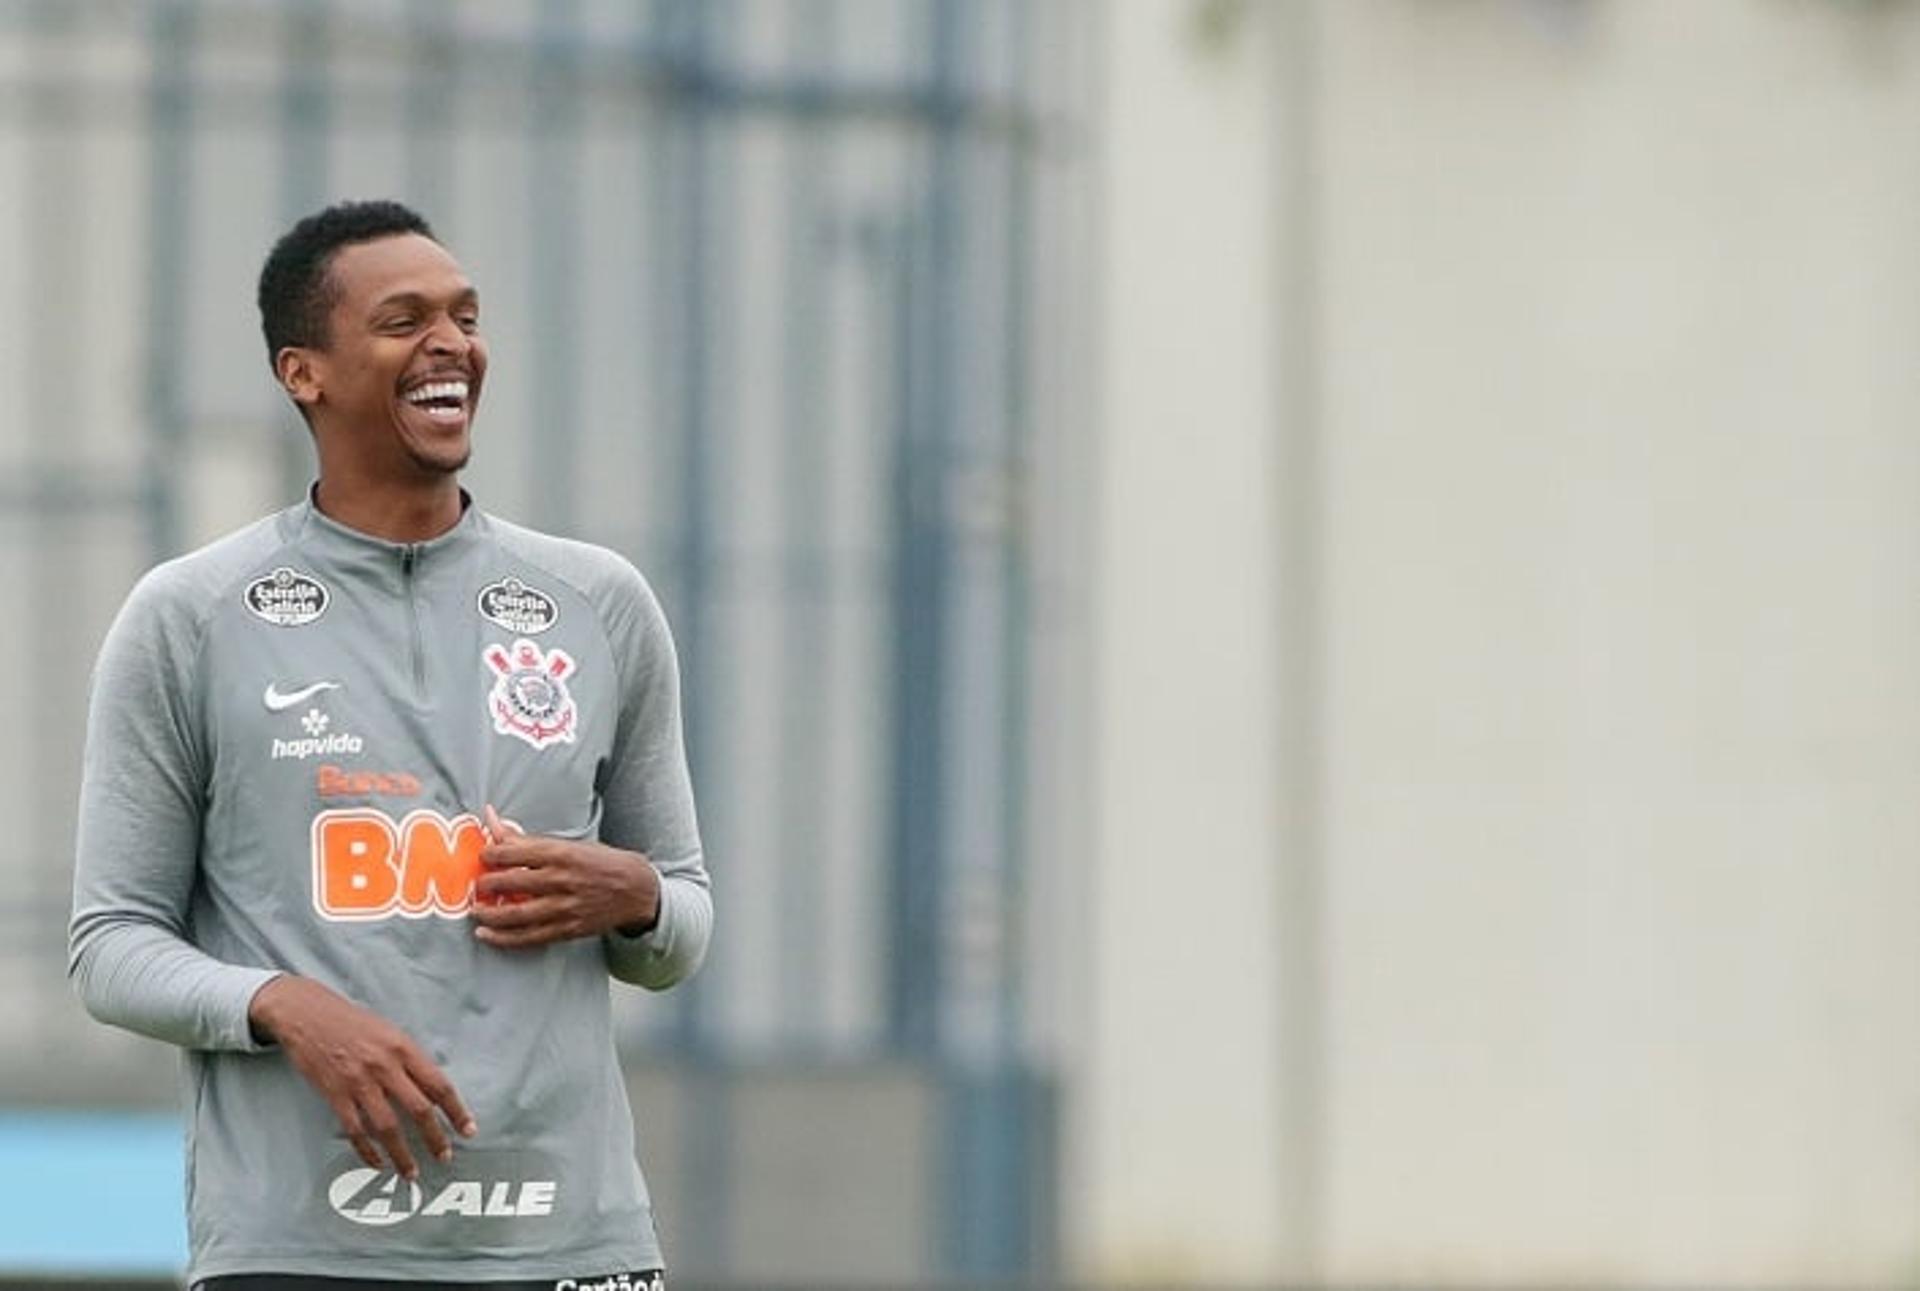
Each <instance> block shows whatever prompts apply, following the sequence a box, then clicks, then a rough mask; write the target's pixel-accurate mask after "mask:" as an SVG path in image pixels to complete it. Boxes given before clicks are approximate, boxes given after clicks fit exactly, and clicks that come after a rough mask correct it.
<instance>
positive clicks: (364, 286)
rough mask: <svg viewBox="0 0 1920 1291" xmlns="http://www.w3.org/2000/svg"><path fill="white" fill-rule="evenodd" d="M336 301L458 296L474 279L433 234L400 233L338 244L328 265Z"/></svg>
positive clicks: (361, 304)
mask: <svg viewBox="0 0 1920 1291" xmlns="http://www.w3.org/2000/svg"><path fill="white" fill-rule="evenodd" d="M327 274H328V276H329V277H331V278H332V279H333V286H334V288H335V290H337V291H338V292H339V293H340V296H339V306H340V307H341V308H344V309H349V310H359V309H364V308H366V307H368V306H370V305H373V304H376V303H378V302H379V301H382V300H385V299H387V298H388V297H390V296H398V295H404V294H416V295H421V296H426V297H429V298H441V297H449V296H457V295H459V294H460V293H462V292H465V291H471V290H472V289H473V284H472V283H470V282H469V281H468V280H467V275H466V273H465V272H463V271H462V270H461V268H460V262H459V261H458V260H455V259H454V258H453V256H452V254H451V253H449V252H448V250H447V249H446V248H445V247H443V246H441V245H440V244H439V243H438V242H435V241H434V240H433V239H432V238H427V237H422V236H420V235H419V234H418V233H402V234H399V235H397V236H395V237H390V238H378V239H376V240H374V241H372V242H356V243H354V244H352V245H351V246H344V247H341V248H340V250H339V251H337V252H335V253H334V256H333V260H332V262H331V263H330V264H329V265H328V266H327Z"/></svg>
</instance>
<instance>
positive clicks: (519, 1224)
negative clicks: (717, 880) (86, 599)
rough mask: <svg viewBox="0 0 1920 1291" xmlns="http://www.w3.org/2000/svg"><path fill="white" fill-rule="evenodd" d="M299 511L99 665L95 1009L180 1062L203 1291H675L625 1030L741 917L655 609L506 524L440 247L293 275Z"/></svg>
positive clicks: (196, 565)
mask: <svg viewBox="0 0 1920 1291" xmlns="http://www.w3.org/2000/svg"><path fill="white" fill-rule="evenodd" d="M259 300H260V312H261V321H262V325H263V327H264V330H265V332H266V339H267V349H268V353H269V355H270V356H271V360H272V364H273V372H274V375H275V377H276V379H277V380H278V381H279V383H280V384H281V386H282V387H283V388H284V389H285V391H286V393H287V395H288V396H289V397H290V398H291V399H292V400H293V402H294V404H295V405H296V406H297V407H298V408H299V410H300V413H301V415H302V416H303V417H304V418H305V419H306V422H307V425H308V427H309V429H310V430H311V431H312V434H313V439H314V444H315V447H316V450H317V453H318V457H319V468H320V469H319V479H318V482H317V483H316V484H315V485H314V487H313V489H312V490H311V491H310V493H309V495H308V497H307V498H306V499H305V500H304V501H302V502H301V503H300V504H299V505H297V506H294V507H291V508H289V509H288V510H286V511H282V512H280V513H279V514H277V515H274V516H270V517H268V518H266V519H264V520H261V521H259V522H257V523H255V524H253V525H251V526H249V527H248V528H246V529H243V530H241V531H239V532H238V533H235V534H232V535H230V536H228V537H226V538H224V539H221V540H220V541H218V542H215V543H213V544H212V545H210V546H208V547H205V548H203V549H201V550H200V551H197V552H194V553H192V554H190V555H188V556H184V557H182V558H180V559H178V560H174V561H171V562H169V563H167V564H164V565H162V566H160V567H158V568H157V569H155V570H153V571H152V572H151V573H149V574H148V575H147V576H146V577H145V578H144V579H142V580H141V581H140V583H139V585H138V586H137V587H135V588H134V590H133V592H132V594H131V595H130V596H129V597H128V599H127V603H126V605H125V606H124V607H123V608H122V610H121V612H120V615H119V617H118V618H117V619H116V620H115V622H114V625H113V627H112V629H111V630H110V631H109V633H108V635H107V639H106V642H105V644H104V645H103V646H102V648H101V652H100V658H99V662H98V664H97V666H96V668H95V673H94V687H93V698H92V705H91V710H90V713H89V719H88V728H87V751H86V759H85V767H84V772H83V782H82V791H81V805H80V821H79V843H78V857H77V867H76V872H75V885H74V911H73V923H72V929H71V950H70V957H69V966H70V974H71V976H72V978H73V981H74V984H75V987H76V989H77V990H78V992H79V994H80V996H81V998H82V1000H83V1001H84V1002H85V1004H86V1006H87V1008H88V1009H89V1010H90V1011H91V1012H92V1013H93V1015H94V1016H95V1017H97V1018H99V1019H100V1020H101V1021H103V1022H108V1023H112V1024H114V1025H116V1026H122V1027H126V1028H128V1029H131V1030H134V1031H138V1032H140V1033H142V1034H145V1035H149V1036H153V1037H156V1038H158V1039H161V1040H164V1041H167V1042H169V1043H171V1044H175V1045H178V1046H180V1047H181V1048H182V1049H183V1050H184V1051H185V1052H186V1058H187V1076H188V1085H189V1090H188V1098H187V1105H188V1154H187V1160H188V1174H189V1187H188V1197H189V1202H188V1212H189V1213H188V1229H189V1234H190V1238H191V1243H190V1244H191V1250H192V1263H191V1267H190V1269H189V1278H190V1279H191V1280H192V1283H193V1285H195V1286H197V1287H201V1288H205V1289H206V1291H267V1289H269V1288H272V1289H275V1291H290V1289H295V1288H328V1289H330V1291H348V1289H351V1288H376V1287H382V1288H384V1287H412V1288H419V1287H422V1286H426V1287H447V1288H452V1287H461V1288H468V1287H473V1286H490V1287H540V1288H543V1289H550V1288H553V1287H555V1286H558V1285H591V1284H606V1285H621V1284H626V1285H633V1286H637V1287H648V1288H658V1287H659V1286H661V1285H662V1283H661V1274H660V1272H659V1270H660V1268H661V1265H662V1263H663V1261H662V1260H661V1256H660V1248H659V1243H658V1241H657V1239H656V1236H655V1233H654V1228H653V1221H652V1212H651V1207H650V1205H649V1202H648V1198H647V1191H646V1186H645V1183H644V1182H643V1180H642V1178H641V1174H640V1170H639V1168H638V1166H637V1164H636V1163H635V1160H634V1156H633V1151H632V1144H633V1126H632V1121H631V1114H630V1112H629V1109H628V1104H627V1098H626V1092H625V1085H624V1082H623V1080H622V1078H621V1075H620V1070H619V1067H618V1065H617V1063H616V1061H615V1056H614V1049H613V1039H612V1033H611V1019H610V1010H609V993H610V989H611V987H610V982H611V981H612V980H614V979H617V980H620V981H623V982H630V983H635V984H638V985H640V986H644V987H648V988H651V989H655V990H660V989H665V988H666V987H668V986H671V985H673V984H674V983H675V982H677V981H679V980H681V979H682V978H684V977H685V976H686V975H687V974H688V973H690V972H692V971H693V970H694V968H696V967H697V966H698V964H699V962H700V960H701V958H702V957H703V955H704V954H705V951H706V946H707V940H708V936H709V932H710V929H711V926H712V919H713V906H712V901H711V897H710V895H709V891H708V881H707V872H706V868H705V863H704V860H703V857H702V852H701V847H700V839H699V833H698V828H697V825H696V822H695V817H694V808H693V798H692V792H691V789H690V787H689V784H688V779H687V770H686V758H685V755H684V753H683V750H682V746H681V727H680V712H679V681H678V668H677V665H676V663H675V658H674V652H673V645H672V641H671V638H670V637H669V635H668V631H667V625H666V622H665V620H664V618H663V617H662V615H661V612H660V607H659V604H658V602H657V601H656V600H655V599H654V597H653V594H652V592H651V591H650V590H649V589H648V587H647V584H646V583H645V581H644V580H643V579H642V578H641V576H640V575H639V574H638V573H637V572H636V571H635V570H634V568H633V567H632V566H631V565H630V564H628V563H627V562H626V561H625V560H623V559H622V558H620V557H619V556H617V555H614V554H613V553H611V552H609V551H606V550H603V549H601V548H598V547H592V546H589V545H587V544H584V543H578V542H571V541H568V540H565V539H561V538H555V537H549V536H546V535H543V534H538V533H534V532H532V531H530V530H527V529H523V528H520V527H518V526H515V525H511V524H508V523H506V522H505V521H503V520H500V519H497V518H495V517H493V516H490V515H487V514H486V513H484V512H483V511H481V510H480V509H479V508H478V507H476V506H474V505H473V504H472V501H471V499H470V498H469V497H468V496H467V494H466V493H465V491H464V490H462V489H461V488H460V486H459V482H458V475H459V471H460V470H461V468H462V467H464V466H465V465H466V463H467V459H468V456H469V454H470V452H471V450H472V433H473V422H474V415H475V412H476V411H477V409H478V407H479V402H480V395H481V391H482V388H483V387H484V385H485V382H486V373H487V351H486V345H485V343H484V342H483V341H482V339H481V335H480V303H479V296H478V293H477V292H476V291H475V289H474V286H473V284H472V283H471V282H469V281H468V279H467V277H466V275H465V274H464V273H463V272H462V271H461V268H460V265H459V264H458V262H457V261H455V260H454V258H453V257H452V256H451V255H450V254H448V252H447V251H446V249H445V248H444V247H442V246H441V245H440V243H439V242H438V241H437V240H436V239H435V237H434V235H433V232H432V230H431V229H430V228H429V227H428V226H427V224H426V222H425V221H424V220H422V219H421V218H420V217H419V216H418V215H416V214H415V213H414V212H412V211H410V210H408V209H407V208H405V207H403V206H400V205H398V204H396V203H391V202H368V203H353V204H347V205H341V206H336V207H332V208H329V209H328V210H325V211H322V212H320V213H319V214H317V215H314V216H311V217H309V218H308V219H306V220H303V221H301V222H300V223H299V224H297V225H296V226H295V227H294V228H293V229H292V230H290V231H289V232H288V233H287V234H286V236H285V237H283V238H282V239H281V240H280V241H279V243H278V244H277V245H276V246H275V247H274V249H273V252H272V254H271V255H270V256H269V257H268V260H267V263H266V266H265V268H264V270H263V271H262V273H261V277H260V296H259Z"/></svg>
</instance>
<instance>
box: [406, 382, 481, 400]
mask: <svg viewBox="0 0 1920 1291" xmlns="http://www.w3.org/2000/svg"><path fill="white" fill-rule="evenodd" d="M406 398H407V402H408V403H425V402H427V401H428V400H429V399H458V400H459V401H460V402H461V403H465V402H466V401H467V383H466V382H465V381H430V382H428V383H427V384H426V385H423V386H416V387H415V388H414V389H412V390H409V391H407V395H406Z"/></svg>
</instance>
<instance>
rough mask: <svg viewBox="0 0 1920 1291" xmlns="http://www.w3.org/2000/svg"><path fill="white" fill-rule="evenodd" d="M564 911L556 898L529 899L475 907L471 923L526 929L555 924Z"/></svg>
mask: <svg viewBox="0 0 1920 1291" xmlns="http://www.w3.org/2000/svg"><path fill="white" fill-rule="evenodd" d="M565 909H566V907H565V905H564V904H563V903H562V902H561V901H560V899H559V898H557V897H550V896H540V897H530V898H529V899H527V900H525V901H506V902H500V903H499V904H496V905H476V906H475V907H474V908H473V921H474V922H475V923H477V924H479V925H480V926H481V927H483V928H494V929H502V930H504V929H508V928H526V927H530V926H532V925H534V924H539V923H552V922H555V921H556V920H558V919H559V918H560V917H561V915H562V914H564V913H565Z"/></svg>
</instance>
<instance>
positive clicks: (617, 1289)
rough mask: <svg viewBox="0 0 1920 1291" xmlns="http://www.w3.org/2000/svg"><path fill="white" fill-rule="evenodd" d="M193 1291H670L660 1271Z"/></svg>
mask: <svg viewBox="0 0 1920 1291" xmlns="http://www.w3.org/2000/svg"><path fill="white" fill-rule="evenodd" d="M193 1291H667V1277H666V1274H665V1272H663V1271H662V1270H660V1269H645V1270H640V1271H636V1272H631V1273H599V1274H594V1275H593V1276H590V1277H578V1278H576V1277H563V1278H533V1279H530V1280H528V1279H522V1280H520V1281H517V1282H393V1281H388V1280H386V1279H383V1278H318V1277H312V1276H309V1275H306V1274H299V1273H235V1274H231V1275H229V1276H227V1277H219V1278H205V1279H203V1280H201V1281H199V1282H196V1283H194V1284H193Z"/></svg>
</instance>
